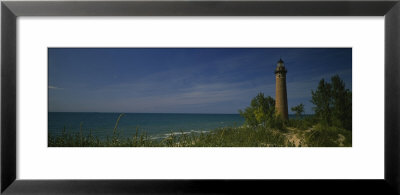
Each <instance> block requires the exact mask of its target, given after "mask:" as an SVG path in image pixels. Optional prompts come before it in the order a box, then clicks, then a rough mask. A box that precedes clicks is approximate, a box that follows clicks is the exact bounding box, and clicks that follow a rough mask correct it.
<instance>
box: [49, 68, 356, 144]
mask: <svg viewBox="0 0 400 195" xmlns="http://www.w3.org/2000/svg"><path fill="white" fill-rule="evenodd" d="M311 93H312V100H311V102H312V103H313V104H314V106H315V107H313V110H314V112H315V114H314V115H308V116H307V115H306V116H303V113H304V105H303V104H299V105H297V106H294V107H292V108H291V110H292V111H293V112H295V113H296V118H294V119H289V120H288V121H283V120H281V119H280V117H279V116H277V114H276V112H275V100H274V99H273V98H272V97H270V96H268V97H265V96H264V94H263V93H259V94H258V95H257V96H256V97H254V98H253V99H252V100H251V103H250V106H249V107H247V108H246V109H244V110H243V111H242V110H239V113H240V115H241V116H242V117H243V118H244V119H245V124H244V125H243V126H240V127H225V128H219V129H215V130H212V131H210V132H207V133H184V132H181V133H180V134H174V133H172V132H171V134H170V135H169V136H167V137H166V138H163V139H153V138H152V137H150V136H148V135H147V134H146V132H143V131H142V132H141V131H139V129H136V133H135V134H134V135H132V137H130V138H121V137H120V134H119V130H118V124H119V121H120V120H121V118H122V117H123V114H121V115H120V116H119V117H118V119H117V121H116V124H115V127H114V129H113V130H112V132H113V135H112V137H111V138H107V139H105V140H101V139H99V138H97V137H94V136H93V135H92V133H91V130H89V134H87V135H84V130H83V125H82V124H81V126H80V131H79V133H76V134H71V133H67V132H66V129H65V128H64V130H63V133H62V135H61V136H56V137H53V136H52V135H49V138H48V146H49V147H294V146H297V147H303V146H308V147H338V146H345V147H349V146H351V145H352V132H351V131H352V128H351V121H352V120H351V115H352V109H351V91H350V90H348V89H346V88H345V85H344V82H343V81H342V80H341V79H340V77H339V76H337V75H336V76H334V77H332V78H331V83H328V82H325V80H324V79H322V80H321V81H320V82H319V85H318V88H317V89H316V90H315V91H312V92H311Z"/></svg>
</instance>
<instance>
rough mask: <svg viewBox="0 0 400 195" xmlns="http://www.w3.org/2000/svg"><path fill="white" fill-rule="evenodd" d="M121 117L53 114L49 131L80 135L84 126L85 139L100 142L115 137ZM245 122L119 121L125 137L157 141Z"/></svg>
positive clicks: (231, 118) (219, 117)
mask: <svg viewBox="0 0 400 195" xmlns="http://www.w3.org/2000/svg"><path fill="white" fill-rule="evenodd" d="M119 115H120V113H85V112H49V113H48V131H49V134H50V135H52V136H59V135H61V134H62V131H63V129H64V127H65V129H66V132H67V133H79V129H80V125H81V124H82V127H83V128H82V129H83V133H84V135H88V134H89V131H90V130H91V131H92V135H94V136H96V137H99V138H100V139H106V138H107V136H108V137H110V138H111V137H112V135H113V129H114V126H115V123H116V121H117V119H118V116H119ZM243 123H244V119H243V118H242V117H241V116H240V115H239V114H161V113H126V114H125V115H124V116H122V118H121V119H120V121H119V125H118V131H119V132H120V136H121V137H132V136H133V135H134V134H135V133H136V128H139V130H140V132H142V131H146V132H147V134H148V135H149V136H151V137H153V138H163V137H165V136H166V135H168V134H170V133H171V132H174V133H181V132H182V131H183V132H186V133H187V132H197V133H198V132H201V131H203V132H206V131H209V130H212V129H215V128H220V127H234V126H241V125H243Z"/></svg>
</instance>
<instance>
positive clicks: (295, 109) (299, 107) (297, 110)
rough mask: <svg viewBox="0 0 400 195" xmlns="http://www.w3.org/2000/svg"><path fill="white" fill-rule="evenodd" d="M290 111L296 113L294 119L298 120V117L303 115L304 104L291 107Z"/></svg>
mask: <svg viewBox="0 0 400 195" xmlns="http://www.w3.org/2000/svg"><path fill="white" fill-rule="evenodd" d="M291 110H292V111H293V112H295V113H296V118H300V116H301V115H302V114H303V113H304V104H299V105H297V106H293V107H292V108H291Z"/></svg>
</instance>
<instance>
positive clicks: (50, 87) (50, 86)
mask: <svg viewBox="0 0 400 195" xmlns="http://www.w3.org/2000/svg"><path fill="white" fill-rule="evenodd" d="M49 89H63V88H61V87H56V86H52V85H49Z"/></svg>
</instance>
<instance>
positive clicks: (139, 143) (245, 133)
mask: <svg viewBox="0 0 400 195" xmlns="http://www.w3.org/2000/svg"><path fill="white" fill-rule="evenodd" d="M351 140H352V139H351V132H350V131H347V130H343V129H338V128H335V127H323V126H321V125H314V126H312V127H310V128H308V129H304V130H301V129H300V128H295V127H286V128H284V129H283V130H276V129H269V128H266V127H261V126H259V127H236V128H233V127H226V128H220V129H215V130H213V131H211V132H208V133H201V134H196V133H191V134H185V133H183V132H182V133H181V134H178V135H174V134H171V135H170V136H168V137H167V138H165V139H162V140H154V139H151V138H150V137H148V136H147V135H146V133H145V132H143V133H140V132H139V131H138V130H137V132H136V134H135V135H133V136H132V137H131V138H125V139H122V138H120V137H119V136H118V132H117V131H116V130H115V129H114V136H113V137H112V138H110V139H107V140H103V141H102V140H100V139H98V138H96V137H94V136H92V135H91V134H89V135H86V136H84V135H83V133H79V134H75V135H72V134H68V133H63V135H62V136H59V137H52V136H49V142H48V145H49V147H306V146H308V147H338V146H345V147H351Z"/></svg>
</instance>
